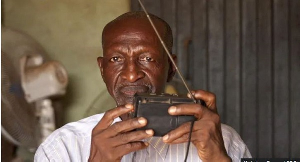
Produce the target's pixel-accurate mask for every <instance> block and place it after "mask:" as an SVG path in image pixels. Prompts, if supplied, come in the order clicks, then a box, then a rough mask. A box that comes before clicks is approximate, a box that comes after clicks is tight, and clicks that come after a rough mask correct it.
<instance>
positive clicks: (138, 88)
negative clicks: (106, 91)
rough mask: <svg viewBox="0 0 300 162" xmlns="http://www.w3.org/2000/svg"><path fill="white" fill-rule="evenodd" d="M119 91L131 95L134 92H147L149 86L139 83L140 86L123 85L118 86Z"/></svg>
mask: <svg viewBox="0 0 300 162" xmlns="http://www.w3.org/2000/svg"><path fill="white" fill-rule="evenodd" d="M120 92H121V93H123V94H124V95H125V96H128V97H133V95H134V94H135V93H147V92H149V87H147V86H144V85H141V86H124V87H122V88H120Z"/></svg>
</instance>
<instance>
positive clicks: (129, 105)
mask: <svg viewBox="0 0 300 162" xmlns="http://www.w3.org/2000/svg"><path fill="white" fill-rule="evenodd" d="M125 107H126V108H127V109H132V108H133V105H132V104H126V105H125Z"/></svg>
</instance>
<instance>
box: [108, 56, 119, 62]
mask: <svg viewBox="0 0 300 162" xmlns="http://www.w3.org/2000/svg"><path fill="white" fill-rule="evenodd" d="M109 61H111V62H120V61H122V59H121V58H120V57H112V58H111V59H110V60H109Z"/></svg>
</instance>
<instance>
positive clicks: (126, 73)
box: [121, 62, 145, 83]
mask: <svg viewBox="0 0 300 162" xmlns="http://www.w3.org/2000/svg"><path fill="white" fill-rule="evenodd" d="M144 76H145V73H144V72H143V71H142V70H141V69H140V67H139V66H138V65H136V63H134V62H130V63H128V64H126V65H125V67H124V68H123V71H122V73H121V77H122V79H125V80H127V81H128V82H131V83H133V82H135V81H137V80H139V79H141V78H143V77H144Z"/></svg>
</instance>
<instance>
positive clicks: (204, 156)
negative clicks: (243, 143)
mask: <svg viewBox="0 0 300 162" xmlns="http://www.w3.org/2000/svg"><path fill="white" fill-rule="evenodd" d="M192 94H193V96H194V97H195V98H196V99H201V100H203V101H204V102H205V103H206V105H207V107H205V106H202V105H200V104H181V105H176V106H171V107H170V108H169V110H168V111H169V114H171V115H194V116H195V117H196V118H197V120H196V121H195V123H194V127H193V132H192V136H191V141H192V142H193V144H194V145H195V146H196V148H197V150H198V155H199V157H200V158H201V160H202V161H231V159H230V157H229V156H228V155H227V153H226V149H225V146H224V142H223V137H222V131H221V123H220V117H219V115H218V113H217V108H216V97H215V95H214V94H212V93H209V92H206V91H203V90H197V91H193V92H192ZM188 96H189V95H188ZM189 97H190V96H189ZM190 125H191V122H189V123H184V124H182V125H181V126H179V127H178V128H177V129H175V130H173V131H171V132H169V133H168V134H167V135H165V136H164V137H163V140H164V142H166V143H170V144H177V143H183V142H188V137H189V132H190Z"/></svg>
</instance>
